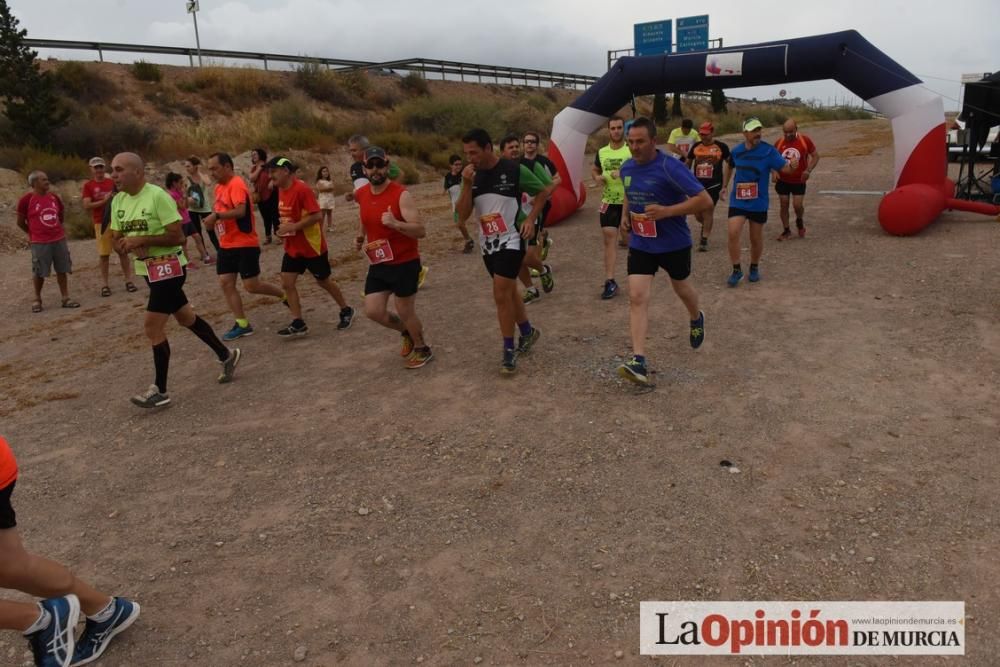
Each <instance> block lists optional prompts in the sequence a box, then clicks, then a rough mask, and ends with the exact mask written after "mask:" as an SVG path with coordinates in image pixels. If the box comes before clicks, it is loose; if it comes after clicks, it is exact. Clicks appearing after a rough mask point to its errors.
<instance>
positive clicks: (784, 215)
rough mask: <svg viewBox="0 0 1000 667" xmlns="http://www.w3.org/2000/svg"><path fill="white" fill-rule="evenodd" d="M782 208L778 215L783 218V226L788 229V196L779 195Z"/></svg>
mask: <svg viewBox="0 0 1000 667" xmlns="http://www.w3.org/2000/svg"><path fill="white" fill-rule="evenodd" d="M778 201H779V202H780V208H779V209H778V215H779V216H780V217H781V226H782V227H784V228H785V229H788V195H778Z"/></svg>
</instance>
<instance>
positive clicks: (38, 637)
mask: <svg viewBox="0 0 1000 667" xmlns="http://www.w3.org/2000/svg"><path fill="white" fill-rule="evenodd" d="M17 473H18V470H17V460H16V459H15V458H14V452H12V451H11V449H10V445H9V444H8V443H7V440H6V439H4V437H3V436H0V588H9V589H12V590H17V591H21V592H22V593H26V594H28V595H31V596H39V597H44V598H46V599H44V600H42V601H40V602H38V603H31V602H14V601H12V600H0V628H2V629H4V630H16V631H18V632H20V633H22V634H23V635H24V636H25V638H27V640H28V644H29V645H30V646H31V652H32V654H33V656H34V662H35V665H37V666H38V667H68V666H69V665H86V664H87V663H89V662H93V661H94V660H97V659H98V658H99V657H101V654H103V653H104V651H105V649H107V648H108V644H110V643H111V640H112V639H114V638H115V637H116V636H117V635H118V634H120V633H121V632H123V631H124V630H125V629H126V628H128V627H129V626H130V625H132V624H133V623H135V620H136V619H137V618H139V605H138V604H137V603H135V602H132V601H131V600H127V599H125V598H122V597H111V596H110V595H106V594H104V593H101V592H100V591H98V590H95V589H94V588H93V587H92V586H91V585H90V584H88V583H87V582H85V581H83V580H82V579H79V578H78V577H77V576H76V575H75V574H73V573H72V572H70V571H69V570H68V569H66V567H64V566H63V565H60V564H59V563H56V562H55V561H51V560H49V559H48V558H44V557H42V556H38V555H35V554H33V553H30V552H28V551H27V550H26V549H25V548H24V544H23V543H22V542H21V535H20V533H19V532H18V530H17V516H16V513H15V512H14V507H13V505H12V504H11V501H10V499H11V494H13V493H14V485H15V484H16V483H17ZM81 611H83V613H84V615H85V616H86V619H87V624H86V626H84V629H83V634H82V635H80V638H79V639H76V624H77V621H78V620H79V618H80V612H81ZM12 651H13V649H12ZM9 657H11V658H12V659H13V653H11V655H10V656H9ZM9 664H13V663H9Z"/></svg>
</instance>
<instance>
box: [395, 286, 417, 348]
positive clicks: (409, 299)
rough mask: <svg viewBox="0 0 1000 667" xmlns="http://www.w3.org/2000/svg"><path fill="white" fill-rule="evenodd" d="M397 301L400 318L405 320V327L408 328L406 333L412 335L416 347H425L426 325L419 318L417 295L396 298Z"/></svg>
mask: <svg viewBox="0 0 1000 667" xmlns="http://www.w3.org/2000/svg"><path fill="white" fill-rule="evenodd" d="M395 301H396V312H398V313H399V318H400V319H401V320H403V326H405V327H406V332H407V333H409V334H410V338H412V339H413V346H414V347H423V346H424V325H423V324H422V323H421V322H420V318H418V317H417V308H416V303H417V295H416V294H414V295H413V296H406V297H398V296H397V297H395Z"/></svg>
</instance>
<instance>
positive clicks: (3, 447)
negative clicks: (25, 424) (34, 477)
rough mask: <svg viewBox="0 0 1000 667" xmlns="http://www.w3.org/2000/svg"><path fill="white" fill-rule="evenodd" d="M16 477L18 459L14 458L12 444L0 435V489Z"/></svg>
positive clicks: (8, 484)
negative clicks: (11, 449)
mask: <svg viewBox="0 0 1000 667" xmlns="http://www.w3.org/2000/svg"><path fill="white" fill-rule="evenodd" d="M16 479H17V461H16V460H15V459H14V452H12V451H10V445H8V444H7V441H6V440H5V439H4V437H3V436H2V435H0V489H5V488H7V487H8V486H10V484H11V482H13V481H14V480H16Z"/></svg>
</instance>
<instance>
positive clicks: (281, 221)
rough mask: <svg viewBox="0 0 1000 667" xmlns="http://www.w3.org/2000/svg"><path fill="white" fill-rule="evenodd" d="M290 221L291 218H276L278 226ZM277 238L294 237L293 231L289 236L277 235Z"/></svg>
mask: <svg viewBox="0 0 1000 667" xmlns="http://www.w3.org/2000/svg"><path fill="white" fill-rule="evenodd" d="M291 221H292V220H291V218H278V224H282V223H285V222H291ZM275 234H278V232H275ZM278 236H281V237H282V238H284V237H287V236H295V231H294V230H293V231H292V233H291V234H278Z"/></svg>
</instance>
